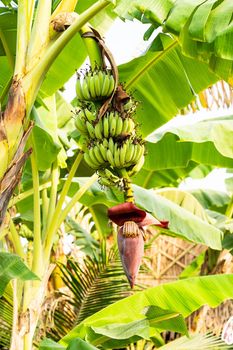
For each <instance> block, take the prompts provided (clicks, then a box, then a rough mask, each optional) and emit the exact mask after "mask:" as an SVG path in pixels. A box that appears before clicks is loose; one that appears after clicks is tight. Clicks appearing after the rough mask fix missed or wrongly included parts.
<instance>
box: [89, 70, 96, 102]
mask: <svg viewBox="0 0 233 350" xmlns="http://www.w3.org/2000/svg"><path fill="white" fill-rule="evenodd" d="M88 87H89V91H90V95H91V98H92V99H93V100H94V99H95V98H96V92H95V80H94V77H93V75H91V76H90V78H89V85H88Z"/></svg>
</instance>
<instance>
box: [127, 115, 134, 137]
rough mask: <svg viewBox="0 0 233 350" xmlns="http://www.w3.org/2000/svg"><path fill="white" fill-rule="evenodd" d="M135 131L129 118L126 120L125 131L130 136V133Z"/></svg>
mask: <svg viewBox="0 0 233 350" xmlns="http://www.w3.org/2000/svg"><path fill="white" fill-rule="evenodd" d="M134 129H135V124H134V121H133V119H131V118H128V129H127V131H126V132H127V133H128V134H132V132H133V131H134Z"/></svg>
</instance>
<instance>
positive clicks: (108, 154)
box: [106, 149, 115, 167]
mask: <svg viewBox="0 0 233 350" xmlns="http://www.w3.org/2000/svg"><path fill="white" fill-rule="evenodd" d="M106 156H107V160H108V162H109V164H110V165H111V166H113V167H115V162H114V158H113V154H112V152H111V151H110V149H108V150H107V152H106Z"/></svg>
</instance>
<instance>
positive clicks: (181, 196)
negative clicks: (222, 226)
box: [155, 187, 213, 223]
mask: <svg viewBox="0 0 233 350" xmlns="http://www.w3.org/2000/svg"><path fill="white" fill-rule="evenodd" d="M155 193H156V194H159V195H160V196H163V197H164V198H167V199H169V200H170V201H172V202H173V203H176V204H177V205H179V206H180V207H181V208H184V209H185V210H188V211H189V212H191V213H192V214H194V215H196V216H198V217H199V218H200V219H202V220H203V221H206V222H208V223H213V220H211V219H210V218H209V217H208V215H207V213H206V211H205V209H204V208H203V207H202V205H201V203H200V202H199V201H198V200H197V199H196V198H195V196H193V195H192V194H191V193H189V192H186V191H183V190H179V189H178V188H172V187H171V188H162V189H160V190H156V191H155Z"/></svg>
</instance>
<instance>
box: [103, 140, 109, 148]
mask: <svg viewBox="0 0 233 350" xmlns="http://www.w3.org/2000/svg"><path fill="white" fill-rule="evenodd" d="M103 145H104V147H105V148H108V140H107V139H103Z"/></svg>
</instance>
